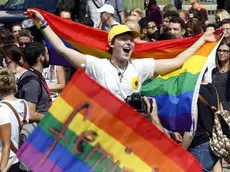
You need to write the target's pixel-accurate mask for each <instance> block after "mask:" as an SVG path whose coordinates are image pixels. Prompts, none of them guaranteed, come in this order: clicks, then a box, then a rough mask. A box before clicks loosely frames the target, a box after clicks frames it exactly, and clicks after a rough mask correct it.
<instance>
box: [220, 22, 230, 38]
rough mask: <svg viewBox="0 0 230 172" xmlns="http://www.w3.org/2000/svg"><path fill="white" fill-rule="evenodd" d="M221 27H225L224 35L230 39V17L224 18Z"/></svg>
mask: <svg viewBox="0 0 230 172" xmlns="http://www.w3.org/2000/svg"><path fill="white" fill-rule="evenodd" d="M220 27H222V28H224V29H225V30H226V32H225V34H224V37H225V38H227V39H230V18H228V19H223V20H222V21H221V22H220Z"/></svg>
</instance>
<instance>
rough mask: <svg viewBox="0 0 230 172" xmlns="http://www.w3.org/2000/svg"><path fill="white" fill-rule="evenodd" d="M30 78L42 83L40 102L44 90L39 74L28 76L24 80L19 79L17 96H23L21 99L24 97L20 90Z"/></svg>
mask: <svg viewBox="0 0 230 172" xmlns="http://www.w3.org/2000/svg"><path fill="white" fill-rule="evenodd" d="M30 80H36V81H38V83H39V85H40V92H39V95H38V102H39V101H40V100H41V98H42V90H43V89H42V82H41V80H40V79H39V78H38V77H37V76H34V75H29V76H26V77H25V78H23V79H22V80H20V79H19V81H18V82H17V93H16V94H15V97H17V98H21V99H23V98H24V97H23V96H21V95H19V90H21V89H22V87H23V85H25V84H26V83H27V82H29V81H30Z"/></svg>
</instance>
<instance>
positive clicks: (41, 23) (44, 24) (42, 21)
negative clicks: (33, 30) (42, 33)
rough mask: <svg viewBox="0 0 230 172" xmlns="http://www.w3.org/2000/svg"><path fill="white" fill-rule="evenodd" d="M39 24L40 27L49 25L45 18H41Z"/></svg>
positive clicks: (43, 27)
mask: <svg viewBox="0 0 230 172" xmlns="http://www.w3.org/2000/svg"><path fill="white" fill-rule="evenodd" d="M39 25H40V29H45V28H46V27H47V26H48V23H47V21H46V20H45V19H44V20H41V21H40V22H39Z"/></svg>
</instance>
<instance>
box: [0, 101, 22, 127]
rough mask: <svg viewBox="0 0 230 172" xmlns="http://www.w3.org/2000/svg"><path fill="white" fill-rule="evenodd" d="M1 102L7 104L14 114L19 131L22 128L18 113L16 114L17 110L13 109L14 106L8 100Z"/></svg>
mask: <svg viewBox="0 0 230 172" xmlns="http://www.w3.org/2000/svg"><path fill="white" fill-rule="evenodd" d="M1 103H3V104H5V105H7V106H8V107H9V108H10V109H11V110H12V111H13V112H14V115H15V117H16V119H17V121H18V124H19V129H20V131H21V129H22V124H21V122H20V118H19V115H18V113H17V111H16V110H15V109H14V107H13V106H12V105H11V104H10V103H8V102H1Z"/></svg>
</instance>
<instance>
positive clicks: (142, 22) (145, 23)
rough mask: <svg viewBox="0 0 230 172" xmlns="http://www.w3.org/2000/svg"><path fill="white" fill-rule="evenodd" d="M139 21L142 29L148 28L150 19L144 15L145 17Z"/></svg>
mask: <svg viewBox="0 0 230 172" xmlns="http://www.w3.org/2000/svg"><path fill="white" fill-rule="evenodd" d="M138 23H139V25H140V28H141V29H146V28H147V27H148V24H149V19H147V18H146V17H144V18H142V19H140V20H139V22H138Z"/></svg>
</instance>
